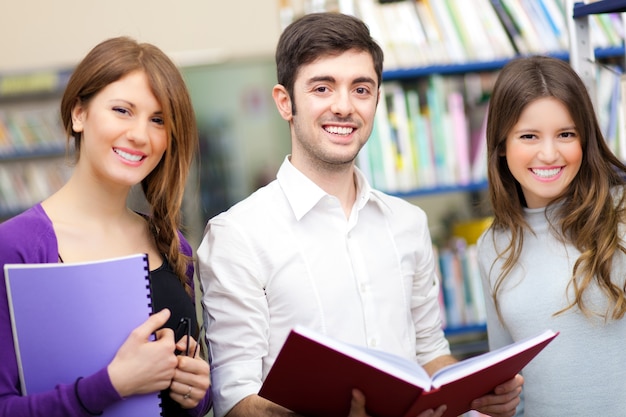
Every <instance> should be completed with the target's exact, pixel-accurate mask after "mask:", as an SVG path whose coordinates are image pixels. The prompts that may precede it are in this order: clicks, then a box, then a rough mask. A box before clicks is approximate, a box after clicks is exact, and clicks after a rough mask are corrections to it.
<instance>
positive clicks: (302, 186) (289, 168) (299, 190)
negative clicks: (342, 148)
mask: <svg viewBox="0 0 626 417" xmlns="http://www.w3.org/2000/svg"><path fill="white" fill-rule="evenodd" d="M354 173H355V180H356V185H357V197H356V202H355V205H356V208H357V210H361V209H362V208H363V207H365V205H366V204H367V203H368V202H369V201H372V202H374V203H376V204H377V205H378V206H379V207H380V208H381V209H382V210H384V211H387V212H389V211H390V208H389V206H388V205H387V204H386V203H385V202H384V201H383V199H381V198H380V196H379V193H378V192H377V191H375V190H373V189H372V188H371V186H370V185H369V183H368V181H367V179H366V178H365V175H363V173H362V172H361V170H359V168H358V167H356V166H355V168H354ZM276 178H277V179H278V183H279V184H280V187H281V188H282V190H283V192H284V193H285V196H286V197H287V201H289V205H290V206H291V209H292V210H293V213H294V215H295V216H296V219H297V220H298V221H299V220H300V219H302V217H304V215H305V214H306V213H308V212H309V211H311V210H312V209H313V207H315V205H316V204H317V203H319V201H320V200H321V199H322V198H324V197H325V196H327V195H328V194H327V193H326V192H325V191H324V190H322V189H321V188H320V187H319V186H318V185H317V184H315V183H314V182H313V181H311V180H310V179H309V178H308V177H307V176H306V175H304V174H303V173H302V172H300V171H299V170H298V169H297V168H296V167H294V166H293V165H292V164H291V161H290V160H289V155H288V156H286V157H285V160H284V161H283V163H282V165H281V166H280V169H279V170H278V174H277V176H276Z"/></svg>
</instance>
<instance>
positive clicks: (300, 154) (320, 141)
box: [274, 50, 378, 171]
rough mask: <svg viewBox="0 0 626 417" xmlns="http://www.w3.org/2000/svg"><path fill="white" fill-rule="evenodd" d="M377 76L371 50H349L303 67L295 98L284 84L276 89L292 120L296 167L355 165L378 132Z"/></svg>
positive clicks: (278, 101)
mask: <svg viewBox="0 0 626 417" xmlns="http://www.w3.org/2000/svg"><path fill="white" fill-rule="evenodd" d="M376 80H377V76H376V72H375V70H374V63H373V60H372V57H371V55H370V54H369V53H367V52H361V51H355V50H349V51H346V52H343V53H341V54H338V55H326V56H323V57H321V58H318V59H317V60H315V61H313V62H312V63H310V64H307V65H303V66H302V67H300V69H299V71H298V75H297V78H296V80H295V83H294V92H293V97H291V98H290V97H289V95H288V93H287V92H286V90H285V89H284V87H282V86H281V85H278V86H276V87H275V88H274V99H275V101H276V104H277V107H278V109H279V111H280V113H281V116H282V117H283V118H284V119H285V120H287V121H289V122H290V126H291V136H292V154H291V162H292V164H294V166H296V167H297V168H298V169H300V170H301V171H308V170H309V169H315V170H319V169H320V168H321V169H326V170H337V169H342V168H345V167H346V166H348V167H350V166H352V164H353V163H354V160H355V158H356V156H357V154H358V152H359V150H360V149H361V148H362V147H363V145H365V143H366V142H367V139H368V138H369V136H370V133H371V131H372V126H373V121H374V114H375V112H376V104H377V101H378V85H377V81H376ZM292 99H293V100H294V103H293V104H295V106H292V102H291V100H292ZM294 108H295V109H297V112H294V111H293V109H294Z"/></svg>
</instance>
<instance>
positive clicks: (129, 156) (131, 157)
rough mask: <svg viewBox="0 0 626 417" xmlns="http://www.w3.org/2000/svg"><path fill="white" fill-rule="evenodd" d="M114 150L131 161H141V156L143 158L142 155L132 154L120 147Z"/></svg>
mask: <svg viewBox="0 0 626 417" xmlns="http://www.w3.org/2000/svg"><path fill="white" fill-rule="evenodd" d="M114 151H115V153H117V154H118V155H119V156H121V157H122V158H124V159H127V160H129V161H131V162H139V161H141V158H142V156H141V155H133V154H130V153H128V152H124V151H121V150H119V149H114Z"/></svg>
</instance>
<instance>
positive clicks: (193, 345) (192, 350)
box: [176, 336, 198, 358]
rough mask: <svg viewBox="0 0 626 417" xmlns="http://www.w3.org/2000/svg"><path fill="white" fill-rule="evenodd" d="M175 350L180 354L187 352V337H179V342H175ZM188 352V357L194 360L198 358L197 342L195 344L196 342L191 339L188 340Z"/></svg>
mask: <svg viewBox="0 0 626 417" xmlns="http://www.w3.org/2000/svg"><path fill="white" fill-rule="evenodd" d="M176 350H178V351H180V352H186V351H187V336H183V337H181V338H180V340H179V341H178V342H176ZM188 352H189V356H190V357H193V358H195V357H197V356H198V342H196V340H195V339H194V338H193V337H191V338H189V350H188Z"/></svg>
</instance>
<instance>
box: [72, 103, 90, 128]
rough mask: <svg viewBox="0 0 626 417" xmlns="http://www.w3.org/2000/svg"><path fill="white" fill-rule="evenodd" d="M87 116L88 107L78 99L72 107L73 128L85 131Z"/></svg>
mask: <svg viewBox="0 0 626 417" xmlns="http://www.w3.org/2000/svg"><path fill="white" fill-rule="evenodd" d="M86 117H87V109H85V107H84V106H83V104H82V102H81V101H80V99H76V104H74V107H73V108H72V130H73V131H74V132H76V133H80V132H82V131H83V124H84V122H85V118H86Z"/></svg>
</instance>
